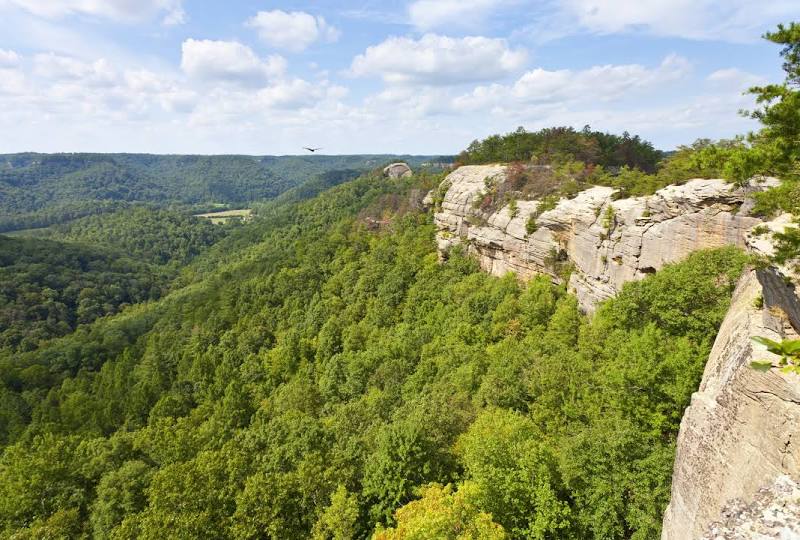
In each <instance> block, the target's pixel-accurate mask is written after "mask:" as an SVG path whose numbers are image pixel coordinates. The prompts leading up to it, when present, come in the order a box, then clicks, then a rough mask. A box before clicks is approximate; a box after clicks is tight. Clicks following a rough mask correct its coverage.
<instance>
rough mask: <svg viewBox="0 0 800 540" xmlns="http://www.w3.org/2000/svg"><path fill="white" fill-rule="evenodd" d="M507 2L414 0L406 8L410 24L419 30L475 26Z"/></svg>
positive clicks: (498, 0)
mask: <svg viewBox="0 0 800 540" xmlns="http://www.w3.org/2000/svg"><path fill="white" fill-rule="evenodd" d="M509 3H510V2H509V0H416V1H415V2H412V3H411V5H409V7H408V16H409V19H410V20H411V24H413V25H414V26H416V27H417V28H419V29H420V30H433V29H434V28H439V27H452V26H475V25H477V24H478V23H480V22H481V21H482V20H483V19H484V18H485V17H486V16H487V15H489V14H490V13H491V12H492V11H493V10H495V9H497V8H500V7H502V6H503V5H504V4H509Z"/></svg>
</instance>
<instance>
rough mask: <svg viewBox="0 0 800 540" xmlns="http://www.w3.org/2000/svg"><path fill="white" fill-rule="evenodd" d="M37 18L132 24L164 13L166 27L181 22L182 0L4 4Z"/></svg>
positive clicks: (26, 0)
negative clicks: (94, 19) (96, 19)
mask: <svg viewBox="0 0 800 540" xmlns="http://www.w3.org/2000/svg"><path fill="white" fill-rule="evenodd" d="M4 1H5V2H6V3H10V4H12V5H15V6H17V7H19V8H21V9H24V10H25V11H28V12H29V13H32V14H34V15H37V16H39V17H46V18H59V17H65V16H68V15H88V16H92V17H100V18H105V19H112V20H117V21H123V22H135V21H139V20H142V19H146V18H148V17H152V16H153V15H155V14H157V13H162V12H166V13H167V15H166V18H165V20H164V22H165V24H180V23H182V22H183V19H184V16H183V13H184V12H183V9H182V7H181V0H4Z"/></svg>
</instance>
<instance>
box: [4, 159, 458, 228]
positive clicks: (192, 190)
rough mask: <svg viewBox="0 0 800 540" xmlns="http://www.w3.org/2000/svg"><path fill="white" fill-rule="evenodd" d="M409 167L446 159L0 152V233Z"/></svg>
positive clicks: (257, 195) (231, 199)
mask: <svg viewBox="0 0 800 540" xmlns="http://www.w3.org/2000/svg"><path fill="white" fill-rule="evenodd" d="M398 160H402V161H406V162H408V164H409V165H411V166H412V167H421V166H424V164H429V163H434V164H435V163H441V162H450V161H452V157H449V156H397V155H389V154H383V155H352V156H326V155H308V156H237V155H225V156H199V155H153V154H38V153H21V154H5V155H3V154H0V214H1V215H2V218H0V232H2V231H12V230H18V229H24V228H32V227H42V226H47V225H51V224H54V223H62V222H64V221H68V220H70V219H74V218H76V217H81V216H85V215H91V214H96V213H100V212H104V211H110V210H114V209H116V208H117V207H118V206H119V204H124V203H131V202H149V203H155V204H158V205H170V204H183V205H192V206H196V207H202V206H213V205H215V204H217V205H218V204H222V205H225V206H237V205H239V206H241V205H246V204H249V203H251V202H254V201H260V200H265V199H271V198H273V197H276V196H277V195H280V194H281V193H283V192H285V191H287V190H288V189H290V188H292V187H295V186H298V185H300V184H302V183H304V182H306V181H308V180H310V179H313V178H315V177H317V176H320V175H322V174H325V173H330V172H332V171H352V176H353V177H354V176H357V175H358V174H360V173H362V172H364V171H367V170H370V169H374V168H376V167H379V166H381V165H383V164H386V163H389V162H392V161H398Z"/></svg>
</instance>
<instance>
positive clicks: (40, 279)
mask: <svg viewBox="0 0 800 540" xmlns="http://www.w3.org/2000/svg"><path fill="white" fill-rule="evenodd" d="M167 285H168V279H167V276H166V275H165V274H164V273H163V272H158V271H156V270H155V269H154V268H152V267H151V266H150V265H148V264H147V263H144V262H141V261H139V260H136V259H135V258H132V257H129V256H127V255H124V254H123V253H122V252H120V251H118V250H115V249H110V248H103V247H90V246H87V245H74V244H68V243H63V242H54V241H50V240H40V239H18V238H8V237H5V236H0V350H5V351H7V352H8V354H10V355H13V354H14V353H15V352H17V351H25V350H32V349H35V348H36V347H37V346H38V345H39V344H40V342H42V341H46V340H47V339H50V338H53V337H57V336H63V335H65V334H68V333H70V332H72V331H73V330H75V328H76V327H77V326H78V325H79V324H87V323H91V322H92V321H94V320H95V319H97V318H98V317H102V316H104V315H110V314H114V313H116V312H117V311H119V310H120V309H122V308H123V307H124V306H126V305H131V304H136V303H139V302H144V301H147V300H151V299H155V298H158V297H159V296H161V294H162V292H163V291H164V290H166V288H167Z"/></svg>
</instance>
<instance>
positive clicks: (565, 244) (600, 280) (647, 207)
mask: <svg viewBox="0 0 800 540" xmlns="http://www.w3.org/2000/svg"><path fill="white" fill-rule="evenodd" d="M505 176H506V167H505V166H503V165H472V166H464V167H460V168H458V169H456V170H455V171H453V172H452V173H450V175H448V176H447V178H446V179H445V181H444V183H443V185H442V186H441V187H440V189H439V191H440V192H442V191H444V189H445V188H446V192H445V193H444V196H443V199H442V201H441V207H440V208H439V210H438V212H437V213H436V214H435V223H436V225H437V228H438V235H437V242H438V246H439V250H440V253H441V254H442V255H443V256H446V254H447V252H448V250H449V249H450V248H452V247H453V246H454V245H458V244H466V246H467V249H468V250H469V252H471V253H473V254H475V255H476V256H477V257H478V260H479V261H480V264H481V267H482V268H483V269H484V270H486V271H487V272H490V273H492V274H495V275H503V274H505V273H507V272H509V271H513V272H516V273H517V275H519V276H520V277H522V278H523V279H524V278H528V277H530V276H532V275H534V274H547V275H549V276H551V277H552V278H553V280H554V281H556V282H558V281H560V280H561V279H562V278H561V275H560V274H561V273H562V272H561V270H562V269H563V268H564V267H565V266H566V265H568V264H571V265H572V267H573V272H572V274H571V278H570V282H569V288H570V290H571V291H572V292H574V293H575V294H576V295H577V297H578V300H579V302H580V305H581V308H582V309H584V310H585V311H591V310H592V308H593V307H594V305H595V304H597V303H598V302H599V301H601V300H604V299H606V298H610V297H612V296H614V295H615V294H616V293H617V292H618V291H619V290H620V289H621V287H622V285H623V284H624V283H625V282H627V281H630V280H634V279H641V278H642V277H644V276H645V275H647V274H649V273H652V272H655V271H656V270H658V269H660V268H661V267H663V266H664V265H665V264H667V263H670V262H675V261H678V260H680V259H683V258H685V257H686V256H687V255H689V254H690V253H691V252H693V251H696V250H698V249H703V248H713V247H720V246H724V245H737V246H741V247H744V243H745V238H744V237H745V232H746V231H748V230H749V229H750V228H752V227H753V226H754V225H756V224H758V223H760V220H759V219H757V218H754V217H750V216H747V215H745V213H744V212H741V211H740V209H741V207H742V205H743V204H744V203H745V200H746V195H747V193H748V190H751V189H752V188H737V187H734V186H733V185H732V184H729V183H727V182H725V181H723V180H701V179H697V180H690V181H689V182H687V183H685V184H684V185H680V186H669V187H666V188H664V189H662V190H660V191H658V192H656V193H655V194H654V195H651V196H647V197H636V198H629V199H621V200H614V197H613V196H614V193H615V190H614V189H613V188H609V187H594V188H591V189H588V190H586V191H583V192H581V193H579V194H578V195H577V196H576V197H575V198H573V199H562V200H561V201H560V202H559V203H558V204H557V206H556V207H555V208H552V209H549V210H546V211H543V212H538V207H539V205H540V204H541V203H540V202H538V201H517V203H516V208H513V206H512V205H506V206H504V207H503V208H500V209H499V210H497V211H493V212H488V213H487V212H483V211H481V210H480V209H477V208H475V206H474V201H475V200H476V199H478V198H479V197H480V196H481V194H482V193H483V192H484V190H485V189H486V186H487V182H488V183H491V182H502V181H503V180H504V179H505ZM531 215H534V216H535V223H536V230H535V231H531V232H530V233H529V232H528V230H529V228H528V227H527V224H528V220H529V218H530V217H531ZM531 229H532V228H531Z"/></svg>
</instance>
